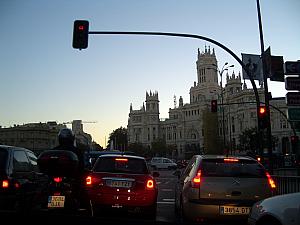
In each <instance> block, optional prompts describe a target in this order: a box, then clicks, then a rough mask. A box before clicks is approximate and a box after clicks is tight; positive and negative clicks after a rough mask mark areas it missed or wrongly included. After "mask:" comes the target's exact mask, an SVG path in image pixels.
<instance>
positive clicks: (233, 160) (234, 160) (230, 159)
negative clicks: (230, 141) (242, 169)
mask: <svg viewBox="0 0 300 225" xmlns="http://www.w3.org/2000/svg"><path fill="white" fill-rule="evenodd" d="M238 161H239V160H238V159H236V158H225V159H224V162H238Z"/></svg>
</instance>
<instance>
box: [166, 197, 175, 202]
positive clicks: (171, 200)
mask: <svg viewBox="0 0 300 225" xmlns="http://www.w3.org/2000/svg"><path fill="white" fill-rule="evenodd" d="M163 201H166V202H175V199H174V198H163Z"/></svg>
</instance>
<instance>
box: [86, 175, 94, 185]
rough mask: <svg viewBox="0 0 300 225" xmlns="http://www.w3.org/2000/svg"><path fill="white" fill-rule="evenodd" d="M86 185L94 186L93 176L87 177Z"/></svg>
mask: <svg viewBox="0 0 300 225" xmlns="http://www.w3.org/2000/svg"><path fill="white" fill-rule="evenodd" d="M85 184H86V185H91V184H92V177H91V176H87V177H86V178H85Z"/></svg>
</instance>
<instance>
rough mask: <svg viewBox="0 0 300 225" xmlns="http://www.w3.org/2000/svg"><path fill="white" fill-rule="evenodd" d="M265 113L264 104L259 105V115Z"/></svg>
mask: <svg viewBox="0 0 300 225" xmlns="http://www.w3.org/2000/svg"><path fill="white" fill-rule="evenodd" d="M266 113H267V109H266V107H265V106H260V107H259V115H260V116H264V115H266Z"/></svg>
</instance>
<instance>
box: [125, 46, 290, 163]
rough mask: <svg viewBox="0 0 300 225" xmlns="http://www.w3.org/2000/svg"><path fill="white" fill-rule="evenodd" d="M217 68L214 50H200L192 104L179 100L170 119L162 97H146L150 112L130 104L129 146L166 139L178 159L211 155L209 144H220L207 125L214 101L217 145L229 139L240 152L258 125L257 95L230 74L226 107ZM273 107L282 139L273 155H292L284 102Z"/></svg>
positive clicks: (273, 122)
mask: <svg viewBox="0 0 300 225" xmlns="http://www.w3.org/2000/svg"><path fill="white" fill-rule="evenodd" d="M216 65H217V59H216V55H215V52H214V50H212V51H211V50H210V48H208V49H207V48H205V51H204V52H200V51H199V49H198V57H197V62H196V69H197V82H194V85H193V86H192V87H191V88H190V103H184V102H183V98H182V97H181V96H180V98H179V106H178V107H174V108H173V109H171V108H170V109H169V118H167V119H164V120H162V119H160V118H159V98H158V92H154V93H152V92H151V91H150V92H149V93H148V92H146V101H145V102H146V107H145V104H144V103H143V106H142V107H141V108H140V109H139V110H133V107H132V105H130V113H129V119H128V125H127V128H128V142H129V144H131V143H141V144H143V145H145V146H151V142H153V141H154V140H155V139H158V138H161V139H164V140H165V141H166V144H167V145H174V146H176V150H175V151H174V154H175V155H173V156H174V157H176V158H188V157H189V156H190V155H191V154H195V153H196V154H197V153H200V152H209V151H208V150H207V149H205V148H207V146H208V145H207V142H209V141H210V142H211V141H213V142H215V139H210V138H211V136H212V135H211V133H209V131H208V130H209V129H211V127H210V126H211V125H210V123H206V120H207V118H208V117H207V116H209V115H210V114H211V113H210V105H211V100H213V99H217V100H218V105H219V107H218V113H217V117H216V118H217V125H216V127H214V128H213V129H217V133H218V134H217V136H218V140H219V141H218V143H215V144H217V145H219V144H220V143H221V144H222V143H223V142H224V139H225V146H226V147H227V148H228V149H229V150H231V152H232V153H234V152H235V151H236V150H239V135H240V134H242V132H243V131H245V130H246V129H250V128H254V127H256V125H257V116H256V101H255V95H254V91H253V89H249V88H247V85H246V83H245V82H242V80H241V75H240V73H239V74H238V75H235V73H234V72H233V73H232V75H231V76H229V74H228V73H227V74H225V76H226V84H225V87H223V93H222V94H223V105H222V104H221V103H222V95H221V86H220V85H219V83H218V75H219V74H218V71H217V70H216V69H215V68H216V67H215V66H216ZM223 76H224V75H223ZM223 80H224V77H223ZM223 86H224V84H223ZM258 93H259V96H260V101H262V102H264V89H263V87H259V88H258ZM270 106H271V107H270V110H271V128H272V135H273V136H276V137H277V138H278V142H277V143H276V144H275V145H274V146H273V147H274V151H278V152H290V151H291V149H290V144H289V137H290V136H291V135H292V134H293V133H292V130H291V128H290V125H289V123H288V122H287V119H286V117H285V113H286V109H287V106H286V104H285V98H284V97H283V98H274V99H272V100H270ZM222 110H224V115H223V113H222ZM223 124H224V129H223ZM223 130H224V131H225V132H223ZM222 146H223V145H222ZM149 148H150V147H149Z"/></svg>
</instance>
